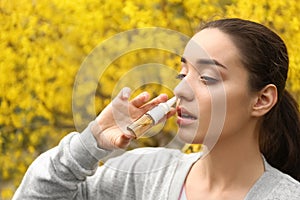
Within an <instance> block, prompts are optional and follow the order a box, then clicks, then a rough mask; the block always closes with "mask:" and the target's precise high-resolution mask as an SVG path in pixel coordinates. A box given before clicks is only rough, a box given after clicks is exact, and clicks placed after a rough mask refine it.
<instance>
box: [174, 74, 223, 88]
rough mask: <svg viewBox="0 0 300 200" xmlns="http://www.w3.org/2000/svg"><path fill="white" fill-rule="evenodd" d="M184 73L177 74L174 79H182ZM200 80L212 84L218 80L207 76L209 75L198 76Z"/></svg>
mask: <svg viewBox="0 0 300 200" xmlns="http://www.w3.org/2000/svg"><path fill="white" fill-rule="evenodd" d="M185 76H186V75H185V74H178V75H177V76H176V79H179V80H182V79H183V78H184V77H185ZM200 80H201V81H203V82H204V84H206V85H212V84H215V83H217V82H218V81H219V80H217V79H215V78H212V77H209V76H200Z"/></svg>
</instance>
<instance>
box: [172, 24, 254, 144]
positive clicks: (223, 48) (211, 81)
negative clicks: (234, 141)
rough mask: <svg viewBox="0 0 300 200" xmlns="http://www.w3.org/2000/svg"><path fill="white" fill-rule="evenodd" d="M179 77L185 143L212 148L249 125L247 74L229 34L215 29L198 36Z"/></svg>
mask: <svg viewBox="0 0 300 200" xmlns="http://www.w3.org/2000/svg"><path fill="white" fill-rule="evenodd" d="M179 78H181V79H182V80H181V82H180V83H179V84H178V86H177V87H176V88H175V90H174V93H175V95H176V96H177V97H178V98H180V104H179V106H178V118H177V123H178V125H179V136H180V137H181V138H182V139H183V140H184V141H185V142H187V143H202V144H205V145H208V146H211V145H214V144H215V142H216V141H217V140H218V138H219V137H220V138H219V139H225V138H229V137H235V136H237V134H240V132H242V131H243V130H244V129H245V128H246V127H247V126H249V125H248V122H249V120H250V119H251V113H250V111H251V102H252V99H253V98H252V97H251V95H250V92H249V88H248V72H247V71H246V69H245V68H244V67H243V66H242V63H241V59H240V56H239V52H238V49H237V48H236V46H235V45H234V43H233V42H232V41H231V40H230V38H229V36H228V35H226V34H224V33H223V32H221V31H220V30H218V29H216V28H213V29H204V30H202V31H200V32H199V33H197V34H196V35H195V36H194V37H193V38H192V39H191V40H190V42H189V43H188V44H187V46H186V48H185V52H184V54H183V58H182V68H181V71H180V74H179Z"/></svg>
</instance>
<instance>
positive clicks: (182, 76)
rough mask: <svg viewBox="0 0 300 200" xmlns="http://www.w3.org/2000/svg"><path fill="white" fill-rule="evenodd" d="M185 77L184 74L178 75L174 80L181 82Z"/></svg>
mask: <svg viewBox="0 0 300 200" xmlns="http://www.w3.org/2000/svg"><path fill="white" fill-rule="evenodd" d="M185 76H186V75H185V74H178V75H177V76H176V79H179V80H182V79H183V78H184V77H185Z"/></svg>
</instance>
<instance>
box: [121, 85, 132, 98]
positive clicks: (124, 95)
mask: <svg viewBox="0 0 300 200" xmlns="http://www.w3.org/2000/svg"><path fill="white" fill-rule="evenodd" d="M130 94H131V89H130V88H129V87H124V88H122V90H121V91H120V92H119V94H118V97H119V98H120V99H122V100H127V99H129V97H130Z"/></svg>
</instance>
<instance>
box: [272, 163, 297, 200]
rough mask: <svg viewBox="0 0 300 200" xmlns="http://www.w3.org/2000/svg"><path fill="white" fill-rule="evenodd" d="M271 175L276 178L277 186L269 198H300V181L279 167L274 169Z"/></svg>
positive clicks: (287, 199) (295, 199)
mask: <svg viewBox="0 0 300 200" xmlns="http://www.w3.org/2000/svg"><path fill="white" fill-rule="evenodd" d="M270 175H271V176H273V177H274V179H276V180H277V181H276V184H275V187H273V189H272V192H271V193H270V196H269V199H273V198H275V199H282V200H285V199H286V200H299V199H300V182H298V181H297V180H295V179H294V178H292V177H291V176H289V175H288V174H285V173H283V172H281V171H279V170H277V169H275V168H274V169H273V170H271V172H270Z"/></svg>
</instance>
